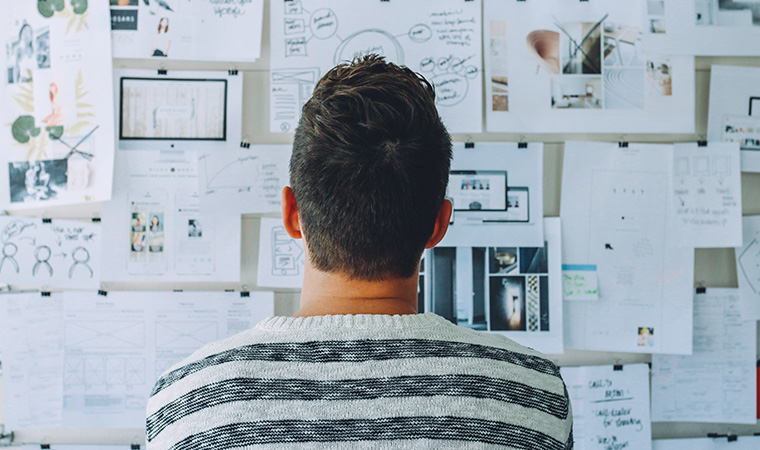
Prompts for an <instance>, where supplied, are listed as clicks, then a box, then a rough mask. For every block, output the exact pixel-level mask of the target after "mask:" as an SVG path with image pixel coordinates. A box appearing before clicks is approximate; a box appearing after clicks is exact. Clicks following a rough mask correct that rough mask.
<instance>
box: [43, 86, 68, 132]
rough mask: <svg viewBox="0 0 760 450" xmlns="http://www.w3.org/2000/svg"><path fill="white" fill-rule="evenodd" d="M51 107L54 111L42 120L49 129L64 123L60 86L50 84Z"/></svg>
mask: <svg viewBox="0 0 760 450" xmlns="http://www.w3.org/2000/svg"><path fill="white" fill-rule="evenodd" d="M50 107H51V109H52V111H51V112H50V114H48V115H47V116H45V117H44V118H43V119H42V123H44V124H45V125H47V126H49V127H54V126H57V125H60V124H61V123H63V114H62V113H61V110H62V106H61V102H60V101H59V96H58V85H57V84H56V83H50Z"/></svg>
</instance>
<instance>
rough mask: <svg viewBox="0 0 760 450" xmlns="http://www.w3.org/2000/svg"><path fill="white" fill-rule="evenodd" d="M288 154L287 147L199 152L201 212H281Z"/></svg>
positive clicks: (273, 146) (258, 147)
mask: <svg viewBox="0 0 760 450" xmlns="http://www.w3.org/2000/svg"><path fill="white" fill-rule="evenodd" d="M290 153H291V146H289V145H254V146H252V147H251V148H250V149H241V150H233V151H226V152H205V151H202V152H199V153H198V181H199V183H200V186H199V187H198V192H199V193H200V196H201V209H202V210H203V211H204V212H207V213H212V214H218V213H238V214H257V213H270V212H280V211H281V207H280V199H281V196H282V194H281V192H282V188H283V187H285V186H287V185H288V173H289V171H288V164H289V163H290Z"/></svg>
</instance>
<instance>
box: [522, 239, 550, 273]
mask: <svg viewBox="0 0 760 450" xmlns="http://www.w3.org/2000/svg"><path fill="white" fill-rule="evenodd" d="M548 252H549V243H548V242H544V246H543V247H542V248H535V247H521V248H520V273H531V274H533V273H546V274H548V273H549V264H548V260H547V255H548Z"/></svg>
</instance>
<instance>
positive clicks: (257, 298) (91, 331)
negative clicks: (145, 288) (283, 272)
mask: <svg viewBox="0 0 760 450" xmlns="http://www.w3.org/2000/svg"><path fill="white" fill-rule="evenodd" d="M64 295H65V313H66V315H65V330H66V333H65V340H64V346H65V363H64V365H65V368H64V371H63V381H64V382H63V389H64V391H63V392H64V405H65V407H64V414H63V423H64V426H65V427H70V428H142V427H144V426H145V408H146V406H147V401H148V397H149V395H150V391H151V389H152V388H153V385H154V383H155V381H156V380H157V379H158V378H159V377H160V376H161V374H162V373H163V372H164V371H166V370H167V369H169V368H170V367H171V366H173V365H175V364H177V363H179V362H180V361H181V360H183V359H184V358H186V357H187V356H189V355H190V354H191V353H193V352H194V351H196V350H198V349H200V348H201V347H202V346H204V345H205V344H208V343H210V342H213V341H216V340H219V339H222V338H225V337H228V336H231V335H234V334H237V333H238V332H240V331H243V330H245V329H248V328H250V327H252V326H253V325H255V324H256V323H258V322H259V321H260V320H261V319H263V318H265V317H268V316H271V315H272V314H273V313H274V294H273V293H271V292H254V293H251V294H250V297H246V298H242V297H241V296H240V293H234V292H214V293H210V292H108V294H107V296H103V295H98V294H96V293H94V292H93V293H86V292H66V293H65V294H64Z"/></svg>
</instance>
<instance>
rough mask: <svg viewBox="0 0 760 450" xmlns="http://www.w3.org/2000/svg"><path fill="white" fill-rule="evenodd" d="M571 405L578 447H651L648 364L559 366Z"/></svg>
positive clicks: (583, 449) (605, 449) (639, 449)
mask: <svg viewBox="0 0 760 450" xmlns="http://www.w3.org/2000/svg"><path fill="white" fill-rule="evenodd" d="M560 372H561V373H562V378H563V379H564V380H565V385H567V393H568V394H569V395H570V403H571V405H572V407H573V437H574V438H575V447H574V448H576V449H578V450H592V449H599V450H608V449H611V448H632V449H633V448H635V449H637V450H646V449H651V448H652V431H651V422H650V419H649V367H648V366H647V365H646V364H631V365H627V366H623V367H622V369H621V370H615V369H614V368H613V367H612V366H598V367H596V366H583V367H562V368H561V369H560Z"/></svg>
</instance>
